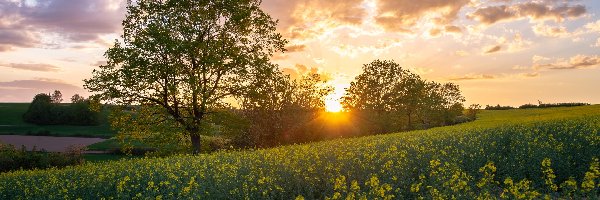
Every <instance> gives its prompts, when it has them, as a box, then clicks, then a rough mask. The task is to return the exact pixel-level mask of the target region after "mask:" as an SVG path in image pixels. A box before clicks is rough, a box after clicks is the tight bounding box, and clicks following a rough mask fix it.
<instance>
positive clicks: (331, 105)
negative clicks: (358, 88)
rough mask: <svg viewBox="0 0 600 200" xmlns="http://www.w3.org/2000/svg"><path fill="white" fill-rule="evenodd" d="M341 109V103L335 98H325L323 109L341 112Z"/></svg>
mask: <svg viewBox="0 0 600 200" xmlns="http://www.w3.org/2000/svg"><path fill="white" fill-rule="evenodd" d="M342 109H343V107H342V104H341V103H340V102H339V100H337V99H327V100H325V111H327V112H341V111H342Z"/></svg>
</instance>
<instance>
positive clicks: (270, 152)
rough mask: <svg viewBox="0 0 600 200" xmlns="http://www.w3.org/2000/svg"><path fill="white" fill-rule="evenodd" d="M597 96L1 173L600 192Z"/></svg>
mask: <svg viewBox="0 0 600 200" xmlns="http://www.w3.org/2000/svg"><path fill="white" fill-rule="evenodd" d="M599 157H600V106H583V107H571V108H552V109H529V110H507V111H485V112H483V113H481V115H480V119H478V120H476V121H475V122H471V123H466V124H461V125H457V126H450V127H440V128H433V129H430V130H423V131H412V132H405V133H397V134H388V135H378V136H371V137H362V138H353V139H338V140H332V141H325V142H317V143H311V144H305V145H291V146H284V147H278V148H273V149H264V150H253V151H229V152H218V153H213V154H209V155H198V156H189V155H181V156H174V157H169V158H160V159H156V158H144V159H132V160H124V161H116V162H107V163H100V164H85V165H82V166H76V167H68V168H65V169H50V170H34V171H17V172H10V173H4V174H1V175H0V199H419V198H423V199H545V198H549V199H555V198H576V199H578V198H582V197H587V198H588V199H597V198H600V167H599V161H598V158H599Z"/></svg>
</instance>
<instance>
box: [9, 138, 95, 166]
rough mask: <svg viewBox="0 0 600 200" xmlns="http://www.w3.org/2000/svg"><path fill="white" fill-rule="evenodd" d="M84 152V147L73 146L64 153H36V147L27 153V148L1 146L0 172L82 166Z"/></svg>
mask: <svg viewBox="0 0 600 200" xmlns="http://www.w3.org/2000/svg"><path fill="white" fill-rule="evenodd" d="M83 150H84V148H82V147H78V146H72V147H69V149H68V150H67V151H66V152H64V153H51V152H46V151H43V150H42V151H36V149H35V147H34V149H33V150H32V151H27V150H26V149H25V146H22V147H21V149H17V148H15V147H14V146H13V145H5V144H0V163H2V164H1V165H0V172H8V171H14V170H19V169H23V170H27V169H47V168H51V167H66V166H69V165H78V164H82V163H83V156H82V153H83Z"/></svg>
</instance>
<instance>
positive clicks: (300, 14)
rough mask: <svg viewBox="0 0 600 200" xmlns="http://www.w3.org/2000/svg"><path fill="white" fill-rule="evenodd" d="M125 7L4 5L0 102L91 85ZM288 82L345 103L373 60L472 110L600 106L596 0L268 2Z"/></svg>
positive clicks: (54, 2) (104, 3)
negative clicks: (346, 91)
mask: <svg viewBox="0 0 600 200" xmlns="http://www.w3.org/2000/svg"><path fill="white" fill-rule="evenodd" d="M124 5H125V1H124V0H39V1H36V0H23V1H16V0H0V102H29V101H31V99H32V98H33V96H34V95H35V94H37V93H41V92H46V93H47V92H51V91H53V90H54V89H59V90H61V91H63V94H64V96H65V97H67V98H65V99H68V97H70V96H71V95H73V94H74V93H79V94H83V95H86V96H87V95H89V93H87V92H85V90H84V89H83V88H82V85H83V81H82V80H83V79H85V78H89V77H90V76H91V71H92V70H93V69H94V68H95V67H97V66H98V65H100V64H102V63H103V61H104V58H103V53H104V51H106V49H107V48H108V47H109V46H110V45H112V43H113V42H114V40H115V39H116V38H118V36H119V34H120V33H121V31H122V30H121V20H122V19H123V18H124V13H125V8H124ZM263 8H264V10H265V11H266V12H268V13H269V14H271V16H272V17H273V18H276V19H279V26H278V29H279V32H280V33H281V34H282V35H283V36H284V37H285V38H286V39H288V40H289V41H290V43H289V45H288V50H289V51H288V52H287V53H285V54H277V55H275V56H274V57H273V58H272V61H273V62H275V63H277V64H279V65H280V67H281V69H282V70H284V72H286V73H288V74H292V76H294V75H295V74H299V73H303V72H305V71H308V70H316V71H318V72H320V73H324V74H327V75H328V77H331V81H332V84H333V85H334V86H335V87H336V92H337V93H338V94H341V93H343V87H345V86H346V85H347V84H348V83H349V82H350V81H351V80H352V79H353V78H354V77H355V76H356V75H358V74H359V73H360V72H361V66H362V64H366V63H369V62H371V61H372V60H374V59H393V60H395V61H396V62H398V63H400V64H401V65H402V66H404V67H405V68H408V69H410V70H411V71H413V72H415V73H417V74H420V75H421V76H422V77H424V78H426V79H428V80H434V81H438V82H454V83H456V84H458V85H460V86H461V89H462V91H463V94H464V95H465V97H466V99H467V104H471V103H479V104H482V105H486V104H494V105H495V104H503V105H513V106H514V105H521V104H525V103H537V102H538V100H540V101H542V102H547V103H553V102H588V103H600V16H599V15H600V1H598V0H533V1H517V0H420V1H415V0H264V1H263Z"/></svg>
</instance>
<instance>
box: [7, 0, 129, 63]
mask: <svg viewBox="0 0 600 200" xmlns="http://www.w3.org/2000/svg"><path fill="white" fill-rule="evenodd" d="M31 2H32V1H21V2H13V1H3V2H0V50H4V51H7V50H11V49H13V48H15V47H36V46H39V45H42V41H41V40H40V39H39V38H41V37H40V36H47V35H49V34H50V35H52V34H56V35H58V36H60V37H61V38H63V39H67V40H68V41H72V42H99V41H100V40H101V39H100V36H101V35H103V34H112V33H116V32H118V31H119V30H120V29H121V21H122V19H123V18H124V16H125V1H120V0H103V1H97V0H77V1H71V0H46V1H35V2H34V3H31Z"/></svg>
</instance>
